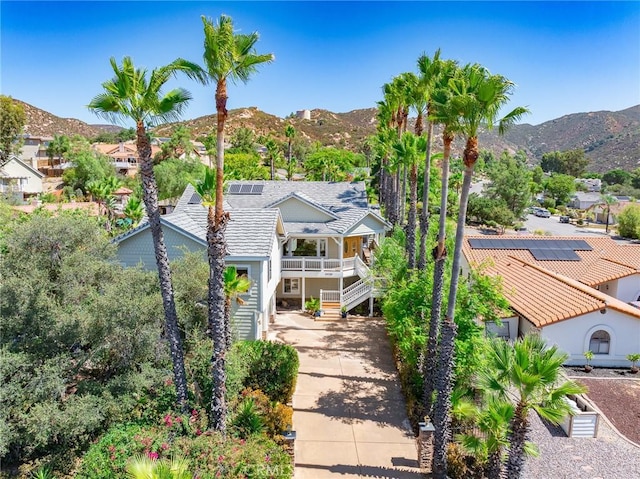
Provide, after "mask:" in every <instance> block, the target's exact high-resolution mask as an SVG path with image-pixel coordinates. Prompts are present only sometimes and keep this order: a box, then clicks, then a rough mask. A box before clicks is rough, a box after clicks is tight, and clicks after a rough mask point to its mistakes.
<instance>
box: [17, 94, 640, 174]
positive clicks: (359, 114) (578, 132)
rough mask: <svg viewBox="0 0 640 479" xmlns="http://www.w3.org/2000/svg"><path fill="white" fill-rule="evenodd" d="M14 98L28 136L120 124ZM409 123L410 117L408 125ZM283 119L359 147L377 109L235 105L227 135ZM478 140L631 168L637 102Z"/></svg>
mask: <svg viewBox="0 0 640 479" xmlns="http://www.w3.org/2000/svg"><path fill="white" fill-rule="evenodd" d="M14 101H16V102H19V103H20V104H21V105H23V107H24V109H25V113H26V117H27V124H26V125H25V133H26V134H29V135H34V136H41V135H46V136H53V135H54V134H58V135H67V136H70V135H74V134H79V135H83V136H86V137H90V138H91V137H95V136H97V135H99V134H100V133H103V132H105V131H114V129H120V127H117V126H113V125H89V124H87V123H84V122H82V121H80V120H76V119H73V118H60V117H57V116H55V115H53V114H51V113H48V112H46V111H44V110H41V109H39V108H36V107H34V106H32V105H29V104H27V103H24V102H21V101H19V100H14ZM412 123H413V122H412V121H411V120H410V122H409V127H410V128H412V127H413V125H412ZM215 124H216V115H215V114H212V115H206V116H202V117H198V118H194V119H190V120H184V121H181V122H176V123H169V124H166V125H162V126H160V127H157V128H156V129H155V130H154V134H155V135H156V136H162V137H168V136H171V134H172V133H173V132H174V131H175V130H176V128H178V127H179V126H185V127H187V128H189V129H190V130H191V134H192V136H193V137H194V138H197V137H202V136H206V135H208V134H210V133H212V132H213V131H214V128H215ZM287 124H291V125H293V126H294V128H295V129H296V131H298V132H299V133H300V136H301V137H302V138H304V139H306V140H307V141H308V142H309V143H315V142H318V143H320V144H322V145H325V146H329V145H335V146H339V147H341V148H346V149H350V150H354V151H360V150H361V149H362V145H363V142H364V140H365V138H366V137H367V136H369V135H372V134H374V133H375V128H376V109H375V108H366V109H359V110H353V111H350V112H346V113H334V112H331V111H328V110H322V109H315V110H311V119H310V120H304V119H301V118H297V117H295V116H290V117H288V118H280V117H278V116H275V115H272V114H270V113H267V112H264V111H261V110H259V109H258V108H256V107H248V108H238V109H234V110H230V111H229V119H228V120H227V123H226V125H225V128H226V134H227V137H228V138H229V137H231V136H232V135H233V133H234V132H235V131H236V130H237V129H239V128H248V129H251V130H253V131H254V132H255V133H256V135H258V136H268V135H271V136H273V137H275V138H277V139H279V140H281V141H284V140H285V135H284V129H285V126H286V125H287ZM434 133H435V138H436V148H442V140H441V134H440V133H441V132H440V130H439V129H438V128H436V129H435V132H434ZM479 142H480V145H481V146H482V148H483V149H486V150H488V151H491V152H492V153H494V154H495V155H497V156H499V155H500V154H501V153H502V152H503V151H508V152H509V153H512V154H513V153H515V152H516V151H518V150H524V151H525V153H526V155H527V158H528V159H529V162H530V163H532V164H537V163H539V162H540V159H541V158H542V155H543V154H544V153H547V152H551V151H567V150H573V149H576V148H583V149H584V151H585V153H586V156H587V158H589V159H590V160H591V164H590V166H589V170H591V171H595V172H605V171H609V170H612V169H615V168H621V169H624V170H628V171H630V170H632V169H634V168H636V167H638V164H639V162H640V105H637V106H634V107H631V108H627V109H626V110H621V111H617V112H611V111H598V112H589V113H574V114H570V115H565V116H563V117H561V118H557V119H555V120H551V121H547V122H544V123H541V124H540V125H530V124H526V123H525V124H520V125H515V126H514V127H513V128H511V129H510V130H509V131H508V132H507V133H506V134H505V135H504V136H503V137H501V136H499V135H498V134H497V132H495V131H486V130H482V129H481V131H480V135H479ZM462 148H463V142H462V139H458V140H456V141H455V142H454V151H462Z"/></svg>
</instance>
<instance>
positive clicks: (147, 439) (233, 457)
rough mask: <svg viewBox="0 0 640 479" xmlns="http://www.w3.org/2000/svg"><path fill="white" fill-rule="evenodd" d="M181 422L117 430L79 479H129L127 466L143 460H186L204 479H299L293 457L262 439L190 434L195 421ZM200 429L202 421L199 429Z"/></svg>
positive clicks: (96, 447)
mask: <svg viewBox="0 0 640 479" xmlns="http://www.w3.org/2000/svg"><path fill="white" fill-rule="evenodd" d="M178 417H182V416H169V417H168V418H165V420H164V421H163V424H162V425H159V426H153V427H146V428H143V427H140V426H137V425H127V426H116V427H113V428H111V429H110V430H109V431H108V432H107V433H106V434H105V435H104V436H103V437H102V438H101V439H100V441H98V442H97V443H95V444H93V445H92V446H91V448H90V449H89V451H88V452H87V453H86V454H85V456H84V458H83V460H82V463H81V465H80V467H79V471H78V472H77V474H76V476H75V477H77V478H79V479H99V478H100V479H101V478H124V477H127V476H126V467H127V464H129V463H130V462H131V460H132V459H133V458H135V457H139V456H145V457H149V458H152V459H158V460H165V459H167V458H172V457H180V458H184V461H185V463H186V464H187V466H188V468H189V471H191V472H192V473H193V474H194V476H197V477H200V478H201V479H213V478H217V477H224V478H233V479H240V478H244V477H251V478H256V479H266V478H271V477H273V478H282V479H288V478H291V477H292V476H293V468H292V465H291V460H290V458H289V456H288V455H287V454H286V452H285V451H284V450H283V449H282V447H280V446H279V445H278V444H276V443H275V442H274V441H272V440H270V439H268V438H266V437H264V436H262V435H252V436H249V437H247V438H246V439H235V438H232V437H226V438H224V437H222V436H221V435H219V434H217V433H213V432H209V431H207V432H202V431H201V430H200V429H195V430H193V429H191V430H189V425H190V424H191V425H193V423H192V418H191V417H189V418H188V419H187V418H184V419H182V420H181V421H177V418H178ZM198 423H199V419H196V421H195V424H198Z"/></svg>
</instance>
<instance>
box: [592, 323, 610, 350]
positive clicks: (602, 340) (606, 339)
mask: <svg viewBox="0 0 640 479" xmlns="http://www.w3.org/2000/svg"><path fill="white" fill-rule="evenodd" d="M610 344H611V336H609V333H607V332H606V331H603V330H602V329H600V330H598V331H596V332H595V333H593V334H592V335H591V339H590V340H589V351H593V354H609V345H610Z"/></svg>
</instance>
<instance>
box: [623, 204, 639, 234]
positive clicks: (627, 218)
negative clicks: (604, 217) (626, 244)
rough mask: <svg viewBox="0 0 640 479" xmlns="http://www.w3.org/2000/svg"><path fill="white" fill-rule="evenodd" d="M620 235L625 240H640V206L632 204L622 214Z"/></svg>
mask: <svg viewBox="0 0 640 479" xmlns="http://www.w3.org/2000/svg"><path fill="white" fill-rule="evenodd" d="M618 234H619V235H620V236H622V237H624V238H640V205H636V204H631V205H629V206H627V207H626V208H625V209H623V210H622V211H621V212H620V214H619V215H618Z"/></svg>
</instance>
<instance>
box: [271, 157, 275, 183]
mask: <svg viewBox="0 0 640 479" xmlns="http://www.w3.org/2000/svg"><path fill="white" fill-rule="evenodd" d="M270 168H271V181H273V180H274V179H275V177H276V167H275V162H274V161H273V156H271V161H270Z"/></svg>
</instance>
